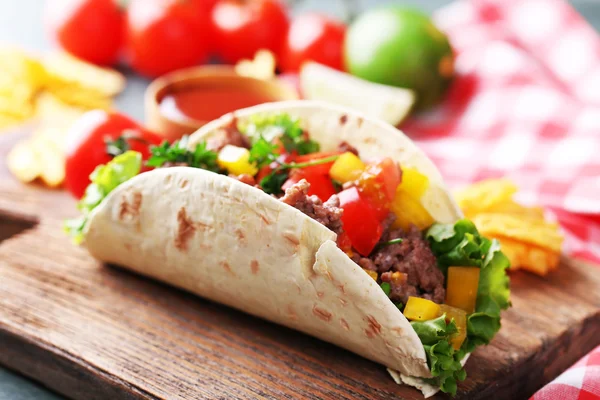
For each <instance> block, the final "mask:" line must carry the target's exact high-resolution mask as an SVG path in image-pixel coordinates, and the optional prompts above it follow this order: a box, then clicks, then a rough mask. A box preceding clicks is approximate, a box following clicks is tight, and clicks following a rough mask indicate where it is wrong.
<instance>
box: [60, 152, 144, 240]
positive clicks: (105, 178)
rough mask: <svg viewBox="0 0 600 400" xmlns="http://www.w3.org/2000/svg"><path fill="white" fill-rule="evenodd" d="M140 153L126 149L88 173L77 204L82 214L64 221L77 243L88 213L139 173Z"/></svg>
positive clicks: (65, 227)
mask: <svg viewBox="0 0 600 400" xmlns="http://www.w3.org/2000/svg"><path fill="white" fill-rule="evenodd" d="M141 167H142V155H141V154H140V153H138V152H136V151H127V152H125V153H123V154H121V155H119V156H117V157H115V158H113V159H112V160H111V161H110V162H109V163H108V164H105V165H99V166H97V167H96V169H95V170H94V172H92V174H91V175H90V180H91V181H92V182H91V183H90V184H89V185H88V187H87V188H86V189H85V194H84V195H83V197H82V198H81V200H80V201H79V203H78V204H77V207H78V208H79V210H81V212H82V214H83V215H82V216H80V217H78V218H75V219H70V220H67V221H65V224H64V229H65V231H66V232H67V234H68V235H69V236H71V237H72V238H73V241H74V242H75V243H77V244H79V243H81V241H82V240H83V231H84V229H85V226H86V224H87V219H88V216H89V214H90V213H91V212H92V210H93V209H94V208H96V207H97V206H98V205H99V204H100V203H101V202H102V200H104V198H105V197H106V196H108V194H109V193H110V192H112V191H113V190H114V189H115V188H116V187H117V186H119V185H120V184H122V183H123V182H126V181H128V180H129V179H131V178H133V177H134V176H136V175H137V174H139V173H140V170H141Z"/></svg>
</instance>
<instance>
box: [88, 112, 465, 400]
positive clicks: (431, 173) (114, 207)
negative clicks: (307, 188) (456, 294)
mask: <svg viewBox="0 0 600 400" xmlns="http://www.w3.org/2000/svg"><path fill="white" fill-rule="evenodd" d="M257 113H259V114H268V113H274V114H279V113H288V114H290V115H291V116H293V117H297V118H299V120H300V121H301V124H302V127H303V128H304V129H305V130H307V131H308V132H309V134H310V135H311V138H312V139H314V140H316V141H317V142H319V143H320V145H321V150H322V151H333V150H335V149H336V148H337V146H338V145H339V143H340V142H342V141H346V142H348V143H349V144H350V145H352V146H354V147H356V148H357V149H358V151H359V152H360V155H361V158H363V159H369V158H381V157H391V158H392V159H394V160H396V161H398V162H399V164H400V165H401V166H402V167H412V168H415V169H417V170H418V171H419V172H421V173H422V174H424V175H426V176H427V177H428V178H429V187H428V189H427V191H426V192H425V193H424V195H423V197H422V204H423V205H424V207H425V208H426V209H427V211H429V213H430V214H431V216H432V217H433V218H434V219H435V220H436V221H437V222H443V223H452V222H455V221H457V220H458V219H460V218H461V217H462V214H461V212H460V210H459V208H458V207H457V205H456V204H455V203H454V201H453V199H452V197H451V195H450V194H449V193H448V191H447V189H446V188H445V186H444V184H443V182H442V178H441V176H440V174H439V172H438V171H437V169H436V168H435V166H434V165H433V163H432V162H431V161H430V160H429V159H428V158H427V157H426V156H425V154H424V153H423V152H422V151H421V150H419V149H418V148H417V147H416V146H415V145H414V143H413V142H412V141H411V140H410V139H409V138H408V137H406V136H405V135H404V134H403V133H402V132H400V131H399V130H397V129H395V128H394V127H392V126H390V125H387V124H385V123H383V122H380V121H376V120H373V119H370V118H367V117H365V116H363V115H361V114H359V113H356V112H354V111H349V110H347V109H344V108H339V107H333V106H331V105H327V104H324V103H318V102H303V101H295V102H280V103H270V104H265V105H261V106H257V107H252V108H248V109H244V110H240V111H236V112H235V113H233V114H228V115H225V116H224V117H222V118H220V119H218V120H216V121H213V122H211V123H209V124H207V125H205V126H204V127H202V128H201V129H200V130H199V131H197V132H196V133H195V134H194V135H193V136H192V137H191V138H190V146H194V145H195V143H197V142H198V141H202V140H206V139H209V138H210V137H211V136H212V135H215V134H218V132H219V130H220V129H222V128H224V127H226V126H228V125H229V124H230V123H231V122H232V120H233V119H234V118H235V119H237V121H238V122H243V120H244V119H245V118H248V117H249V116H251V115H254V114H257ZM335 240H336V234H335V233H333V232H332V231H330V230H329V229H327V228H326V227H325V226H323V225H321V224H320V223H318V222H316V221H315V220H313V219H311V218H310V217H308V216H306V215H305V214H303V213H302V212H300V211H299V210H297V209H295V208H294V207H291V206H289V205H287V204H284V203H283V202H281V201H279V200H277V199H275V198H273V197H271V196H270V195H268V194H266V193H264V192H263V191H261V190H260V189H257V188H254V187H252V186H249V185H246V184H244V183H241V182H239V181H237V180H235V179H232V178H229V177H227V176H223V175H218V174H215V173H212V172H209V171H205V170H202V169H196V168H189V167H173V168H163V169H155V170H153V171H150V172H146V173H143V174H140V175H138V176H136V177H134V178H133V179H131V180H129V181H127V182H125V183H123V184H122V185H120V186H119V187H117V188H116V189H115V190H114V191H113V192H111V193H110V194H109V196H108V197H107V198H106V199H105V200H104V201H103V203H102V204H101V205H100V206H98V207H97V208H96V209H95V210H94V211H93V212H92V214H91V215H90V220H89V223H88V225H87V228H86V231H85V242H84V243H85V245H86V247H87V248H88V250H89V251H90V253H91V254H92V255H93V256H94V257H96V258H98V259H100V260H102V261H105V262H108V263H114V264H117V265H120V266H123V267H126V268H128V269H131V270H133V271H135V272H137V273H140V274H142V275H146V276H149V277H152V278H155V279H158V280H160V281H164V282H167V283H169V284H171V285H174V286H177V287H179V288H182V289H185V290H188V291H190V292H192V293H195V294H197V295H199V296H202V297H205V298H208V299H211V300H213V301H216V302H219V303H223V304H226V305H228V306H231V307H234V308H237V309H239V310H242V311H244V312H247V313H249V314H252V315H255V316H258V317H261V318H264V319H267V320H269V321H272V322H275V323H278V324H281V325H285V326H287V327H289V328H292V329H296V330H299V331H302V332H305V333H307V334H309V335H312V336H315V337H318V338H320V339H322V340H325V341H327V342H330V343H333V344H336V345H338V346H340V347H343V348H346V349H348V350H350V351H352V352H354V353H357V354H360V355H361V356H363V357H365V358H368V359H370V360H373V361H375V362H377V363H380V364H383V365H385V366H386V367H388V368H389V369H390V370H392V371H398V373H399V374H400V376H398V374H396V373H394V374H393V376H395V378H396V381H398V382H404V383H407V384H410V385H413V386H416V387H418V388H419V389H421V390H422V391H423V393H424V394H425V395H432V394H434V393H435V392H436V391H437V390H438V388H437V387H435V386H432V385H429V384H427V383H425V382H424V381H422V380H420V379H415V378H428V377H431V373H430V371H429V368H428V365H427V359H426V356H425V351H424V349H423V345H422V344H421V341H420V340H419V337H418V336H417V334H416V333H415V331H414V330H413V329H412V327H411V325H410V323H409V322H408V320H407V319H406V318H405V317H404V315H403V314H402V313H401V311H400V310H399V309H398V308H397V307H396V306H395V305H394V304H393V303H392V302H391V301H390V299H389V298H388V297H387V295H386V294H385V293H384V292H383V291H382V290H381V288H380V287H379V285H378V284H377V282H375V281H374V280H373V279H372V278H371V277H370V276H369V275H368V274H367V273H366V272H365V271H363V269H362V268H361V267H359V266H358V265H357V264H355V263H354V262H353V261H352V260H351V259H350V258H348V256H347V255H346V254H345V253H344V252H342V251H341V250H340V249H339V248H338V247H337V245H336V242H335ZM398 378H399V379H398Z"/></svg>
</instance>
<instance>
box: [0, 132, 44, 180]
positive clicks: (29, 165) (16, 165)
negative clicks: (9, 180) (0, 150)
mask: <svg viewBox="0 0 600 400" xmlns="http://www.w3.org/2000/svg"><path fill="white" fill-rule="evenodd" d="M6 162H7V166H8V169H9V171H10V172H11V173H12V174H13V175H14V176H15V177H16V178H17V179H18V180H20V181H21V182H25V183H28V182H32V181H34V180H35V179H36V178H37V177H38V176H39V174H40V173H41V170H42V166H41V164H40V162H39V159H38V157H37V154H36V151H35V150H34V149H33V147H32V146H31V143H30V142H29V140H26V141H22V142H19V143H17V144H16V145H15V146H14V147H13V148H12V149H11V150H10V153H8V157H7V158H6Z"/></svg>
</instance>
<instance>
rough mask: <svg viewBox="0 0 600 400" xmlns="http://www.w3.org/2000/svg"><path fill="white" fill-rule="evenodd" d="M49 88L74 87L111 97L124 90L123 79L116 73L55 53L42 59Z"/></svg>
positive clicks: (67, 55)
mask: <svg viewBox="0 0 600 400" xmlns="http://www.w3.org/2000/svg"><path fill="white" fill-rule="evenodd" d="M43 65H44V67H45V68H46V71H47V74H48V80H49V81H50V86H53V85H54V86H64V85H67V86H75V87H79V88H82V89H84V90H86V89H89V90H90V91H93V92H96V93H98V95H99V96H100V97H112V96H115V95H117V94H119V93H121V92H122V91H123V89H124V88H125V77H124V76H123V74H121V73H120V72H118V71H115V70H113V69H109V68H102V67H98V66H96V65H93V64H90V63H87V62H85V61H82V60H80V59H78V58H75V57H73V56H71V55H69V54H66V53H62V52H55V53H52V54H50V55H48V56H47V57H45V58H44V62H43Z"/></svg>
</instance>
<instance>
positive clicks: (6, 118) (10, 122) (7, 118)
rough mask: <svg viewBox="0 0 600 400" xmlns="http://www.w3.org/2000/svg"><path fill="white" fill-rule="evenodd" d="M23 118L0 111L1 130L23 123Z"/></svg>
mask: <svg viewBox="0 0 600 400" xmlns="http://www.w3.org/2000/svg"><path fill="white" fill-rule="evenodd" d="M21 121H22V119H21V118H17V117H15V116H14V115H8V114H3V113H2V112H0V131H1V130H3V129H5V128H9V127H11V126H14V125H17V124H19V123H21Z"/></svg>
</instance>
